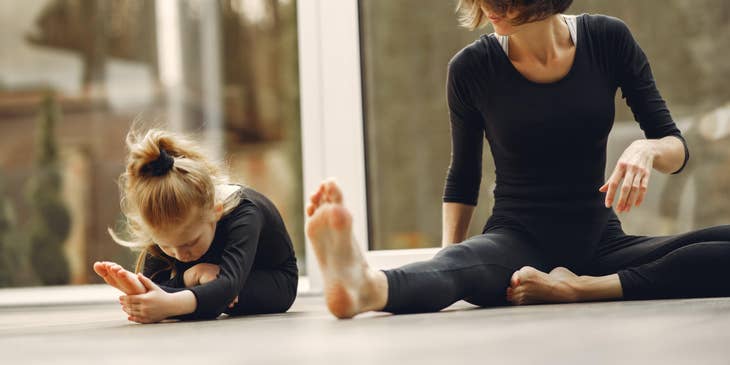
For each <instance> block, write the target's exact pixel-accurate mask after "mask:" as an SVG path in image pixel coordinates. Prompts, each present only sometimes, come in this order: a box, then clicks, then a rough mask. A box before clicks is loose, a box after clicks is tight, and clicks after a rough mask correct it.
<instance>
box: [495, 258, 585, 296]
mask: <svg viewBox="0 0 730 365" xmlns="http://www.w3.org/2000/svg"><path fill="white" fill-rule="evenodd" d="M578 281H579V279H578V276H577V275H576V274H574V273H573V272H571V271H570V270H568V269H566V268H564V267H556V268H555V269H553V270H552V271H550V273H549V274H546V273H544V272H542V271H540V270H537V269H535V268H534V267H531V266H525V267H523V268H521V269H520V270H518V271H515V273H514V274H512V278H511V279H510V286H509V287H508V288H507V300H509V301H510V302H512V304H515V305H522V304H537V303H570V302H576V301H578V300H580V296H579V290H578Z"/></svg>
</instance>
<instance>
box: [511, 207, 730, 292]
mask: <svg viewBox="0 0 730 365" xmlns="http://www.w3.org/2000/svg"><path fill="white" fill-rule="evenodd" d="M729 266H730V226H729V225H725V226H716V227H709V228H704V229H700V230H695V231H691V232H687V233H684V234H678V235H671V236H660V237H649V236H632V235H626V234H624V233H623V230H622V229H621V225H620V222H618V219H615V220H613V221H611V222H609V226H608V227H607V229H606V232H605V234H604V235H603V237H602V240H601V242H600V244H599V247H598V250H597V254H596V257H595V259H594V260H593V261H592V262H590V263H588V264H587V265H586V266H585V271H583V272H582V273H585V274H587V275H583V276H577V275H575V274H573V273H571V272H570V271H567V270H565V269H563V270H564V277H565V280H564V282H565V283H567V285H569V286H572V287H573V288H575V289H576V290H575V292H576V294H577V295H576V297H575V300H573V301H588V300H600V299H620V298H625V299H658V298H686V297H701V296H730V284H729V283H728V282H727V281H726V280H724V279H723V278H724V275H726V268H727V267H729ZM546 276H547V274H545V273H542V272H536V271H535V270H525V269H524V268H523V269H521V270H520V271H518V272H516V273H515V275H514V276H513V279H512V288H513V290H514V288H516V287H520V292H521V293H523V294H522V295H523V296H529V297H530V300H524V301H522V302H519V303H516V304H531V303H541V302H547V301H549V300H546V298H547V296H548V295H549V293H550V292H551V290H553V289H554V287H555V281H554V280H552V281H550V280H538V279H540V278H543V277H546ZM523 278H528V279H529V280H530V281H531V283H532V286H531V287H526V286H525V285H523V284H522V283H521V282H520V281H521V279H523Z"/></svg>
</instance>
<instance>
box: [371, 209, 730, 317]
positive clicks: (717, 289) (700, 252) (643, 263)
mask: <svg viewBox="0 0 730 365" xmlns="http://www.w3.org/2000/svg"><path fill="white" fill-rule="evenodd" d="M612 217H613V218H611V219H609V222H608V225H607V226H606V228H605V230H603V232H602V233H601V235H600V238H599V239H598V240H597V244H596V245H595V247H594V248H593V249H592V254H591V255H590V256H587V259H586V260H584V261H583V262H581V264H580V265H573V266H571V265H566V264H564V263H562V262H561V261H560V259H559V257H556V255H554V253H553V252H548V249H547V248H545V247H544V245H542V244H540V243H539V242H538V240H536V239H535V238H534V236H533V235H531V234H529V233H526V231H525V230H524V229H521V228H520V227H519V226H516V225H509V224H501V225H496V226H494V227H492V228H491V229H488V230H485V233H484V234H481V235H479V236H475V237H472V238H470V239H468V240H466V241H464V242H462V243H460V244H457V245H452V246H449V247H447V248H444V249H443V250H441V251H439V252H438V253H437V254H436V255H435V256H434V257H433V258H432V259H430V260H427V261H422V262H416V263H412V264H409V265H405V266H403V267H400V268H397V269H392V270H383V272H384V273H385V275H386V277H387V279H388V302H387V305H386V307H385V309H384V311H386V312H391V313H416V312H433V311H438V310H441V309H443V308H446V307H447V306H449V305H451V304H452V303H454V302H456V301H458V300H461V299H463V300H465V301H467V302H469V303H472V304H475V305H478V306H499V305H506V304H509V302H508V301H507V300H506V298H505V295H506V288H507V287H508V286H509V280H510V277H511V276H512V274H513V273H514V272H515V271H517V270H519V269H520V268H521V267H523V266H526V265H529V266H532V267H535V268H536V269H538V270H541V271H544V272H548V271H550V270H552V269H553V268H554V267H556V266H568V267H569V268H570V269H572V270H574V271H575V272H576V274H578V275H592V276H600V275H609V274H613V273H618V276H619V279H620V281H621V287H622V289H623V295H624V299H659V298H688V297H712V296H730V280H728V275H727V274H728V268H730V225H723V226H716V227H709V228H704V229H699V230H695V231H691V232H687V233H684V234H677V235H671V236H659V237H648V236H632V235H626V234H625V233H624V232H623V230H622V229H621V225H620V222H619V221H618V218H616V217H615V214H612ZM490 219H491V218H490Z"/></svg>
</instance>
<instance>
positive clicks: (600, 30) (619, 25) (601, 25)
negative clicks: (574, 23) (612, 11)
mask: <svg viewBox="0 0 730 365" xmlns="http://www.w3.org/2000/svg"><path fill="white" fill-rule="evenodd" d="M577 17H578V18H579V19H582V21H583V23H584V24H585V26H586V29H587V30H588V31H589V33H590V34H591V35H592V36H595V37H603V38H605V37H609V38H613V37H617V36H618V37H621V36H626V35H630V34H631V31H630V30H629V27H628V25H626V22H624V21H623V20H622V19H620V18H617V17H614V16H611V15H605V14H588V13H585V14H580V15H578V16H577Z"/></svg>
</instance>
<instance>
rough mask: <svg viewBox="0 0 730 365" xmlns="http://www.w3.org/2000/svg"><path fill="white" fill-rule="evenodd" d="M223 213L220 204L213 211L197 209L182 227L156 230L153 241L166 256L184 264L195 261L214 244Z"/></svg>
mask: <svg viewBox="0 0 730 365" xmlns="http://www.w3.org/2000/svg"><path fill="white" fill-rule="evenodd" d="M222 211H223V207H222V206H221V205H220V204H218V205H216V206H214V207H213V208H212V209H199V208H196V209H194V210H192V211H191V212H190V213H189V214H188V217H187V219H185V220H183V222H182V223H181V224H180V225H174V226H172V227H170V228H167V229H164V230H156V231H155V232H154V234H153V239H154V240H155V242H156V243H157V245H158V246H159V247H160V249H161V250H162V252H164V253H165V254H166V255H168V256H171V257H174V258H175V259H176V260H178V261H182V262H190V261H195V260H197V259H199V258H200V257H201V256H203V254H205V253H206V252H207V251H208V248H210V244H211V243H213V237H214V236H215V227H216V223H218V220H220V218H221V215H222Z"/></svg>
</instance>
